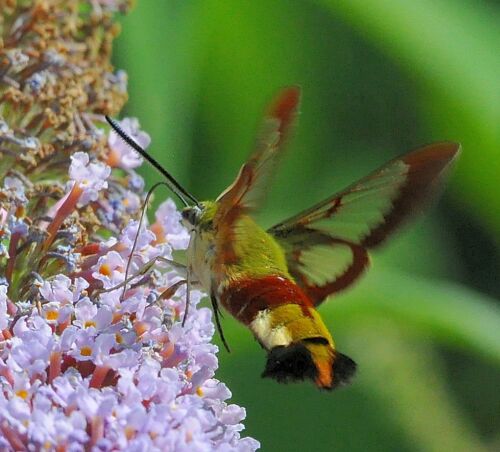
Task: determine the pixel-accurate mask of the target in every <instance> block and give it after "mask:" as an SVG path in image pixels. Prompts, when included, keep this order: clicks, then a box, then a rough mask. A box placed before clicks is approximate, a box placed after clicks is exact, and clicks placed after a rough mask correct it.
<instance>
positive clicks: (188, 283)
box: [182, 268, 191, 327]
mask: <svg viewBox="0 0 500 452" xmlns="http://www.w3.org/2000/svg"><path fill="white" fill-rule="evenodd" d="M190 302H191V269H190V268H188V269H187V274H186V309H185V310H184V317H183V318H182V326H183V327H184V325H185V324H186V319H187V316H188V312H189V304H190Z"/></svg>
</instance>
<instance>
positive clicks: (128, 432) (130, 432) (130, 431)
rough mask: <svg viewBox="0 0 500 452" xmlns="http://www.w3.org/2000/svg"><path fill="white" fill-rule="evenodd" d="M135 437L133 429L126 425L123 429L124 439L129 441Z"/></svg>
mask: <svg viewBox="0 0 500 452" xmlns="http://www.w3.org/2000/svg"><path fill="white" fill-rule="evenodd" d="M134 436H135V428H134V427H132V426H130V425H127V426H126V427H125V437H126V438H127V439H128V440H130V439H132V438H133V437H134Z"/></svg>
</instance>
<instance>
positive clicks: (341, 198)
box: [107, 87, 460, 389]
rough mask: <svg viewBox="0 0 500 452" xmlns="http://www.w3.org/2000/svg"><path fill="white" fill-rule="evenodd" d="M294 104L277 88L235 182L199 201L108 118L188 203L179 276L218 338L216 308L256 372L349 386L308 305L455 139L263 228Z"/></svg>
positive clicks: (391, 223)
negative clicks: (254, 348) (251, 355)
mask: <svg viewBox="0 0 500 452" xmlns="http://www.w3.org/2000/svg"><path fill="white" fill-rule="evenodd" d="M299 101H300V90H299V89H298V88H297V87H290V88H286V89H284V90H283V91H282V92H281V93H280V95H279V96H278V97H277V98H276V99H275V101H274V102H273V103H272V104H271V106H270V108H269V111H268V113H267V115H266V116H265V118H264V122H263V124H262V127H261V129H260V133H259V135H258V139H257V142H256V147H255V151H254V152H253V153H252V154H251V155H250V158H249V159H248V160H247V161H246V163H245V164H244V165H243V166H242V167H241V170H240V172H239V174H238V176H237V177H236V179H235V181H234V182H233V184H232V185H230V186H229V187H228V188H227V189H226V190H225V191H224V192H223V193H222V194H221V195H220V196H219V197H218V198H217V199H216V200H215V201H213V202H212V201H207V202H203V203H199V202H198V201H197V200H196V198H194V197H193V196H192V195H191V194H189V193H188V192H187V191H186V190H185V189H184V188H182V186H181V185H180V184H179V183H177V181H175V179H173V178H172V177H171V176H170V174H168V172H167V171H165V170H164V169H162V168H161V167H160V165H158V163H157V162H156V161H155V160H154V159H152V158H151V157H150V156H149V155H148V154H147V153H146V152H145V151H144V150H142V149H141V148H140V147H139V146H138V145H137V144H136V143H134V142H133V140H132V139H130V138H129V137H127V136H126V135H125V134H124V133H123V132H122V131H121V130H120V128H119V127H118V126H117V125H116V124H114V122H113V121H112V120H110V119H109V118H107V119H108V121H109V123H110V124H111V125H112V126H113V128H115V130H117V132H118V133H120V135H121V136H122V137H123V138H124V140H126V141H127V142H128V143H129V144H131V146H133V147H134V148H135V149H136V150H138V152H140V153H141V154H142V155H143V156H144V157H145V158H147V159H148V160H149V161H150V162H151V163H152V164H153V165H154V166H155V167H156V168H157V169H158V170H159V171H160V172H161V173H162V174H163V175H164V176H165V177H166V178H167V180H168V181H169V186H170V187H171V188H172V190H173V191H174V192H175V193H176V194H177V195H178V196H179V198H180V199H181V200H182V201H183V202H184V204H185V205H186V206H188V207H186V208H185V209H184V210H183V212H182V218H183V221H184V224H185V225H186V226H187V227H188V228H189V230H190V231H191V232H192V236H191V242H190V245H189V249H188V260H189V268H188V273H189V274H188V278H187V282H188V284H189V283H190V282H191V281H194V280H196V281H198V282H199V283H200V284H201V285H202V286H203V288H204V289H205V290H206V291H207V293H208V294H209V295H210V297H211V300H212V304H213V306H214V308H215V320H216V323H217V327H218V328H219V332H220V333H221V336H223V335H222V330H221V328H220V324H219V317H218V306H219V305H222V306H224V307H225V308H226V309H227V310H228V311H229V312H230V313H231V314H232V315H233V316H234V317H235V318H236V319H238V320H239V321H240V322H242V323H243V324H244V325H246V326H247V327H248V328H249V329H250V330H251V331H252V333H253V334H254V336H255V338H256V339H257V340H258V341H259V343H260V344H261V345H262V347H264V348H265V349H266V350H267V351H268V359H267V364H266V367H265V370H264V373H263V376H267V377H272V378H275V379H276V380H278V381H284V382H286V381H293V380H302V379H305V378H309V379H312V380H313V381H314V382H315V383H316V385H317V386H318V387H320V388H325V389H332V388H334V387H337V386H339V385H341V384H344V383H347V382H349V380H350V379H351V377H352V376H353V374H354V372H355V369H356V365H355V363H354V361H352V360H351V359H350V358H348V357H347V356H345V355H343V354H341V353H339V352H338V351H336V349H335V344H334V342H333V339H332V336H331V335H330V333H329V331H328V329H327V328H326V326H325V324H324V323H323V320H322V319H321V317H320V316H319V314H318V312H317V311H316V308H317V307H318V306H319V305H320V304H321V303H322V302H323V301H324V300H326V299H327V298H328V297H329V296H330V295H333V294H336V293H338V292H339V291H341V290H343V289H345V288H347V287H349V286H350V285H352V284H353V283H354V282H355V281H356V280H357V279H358V278H359V277H360V276H361V275H362V274H363V273H364V271H365V270H366V269H367V267H368V264H369V255H368V251H369V250H370V249H372V248H375V247H377V246H378V245H380V244H381V243H383V242H384V241H385V240H386V239H387V238H388V237H389V236H390V235H391V234H392V233H393V232H394V231H395V230H396V229H397V227H398V226H399V225H400V224H401V223H402V222H403V221H404V220H405V219H407V218H408V217H409V216H411V215H413V214H414V213H415V212H416V211H418V210H420V209H421V207H422V206H423V205H424V204H425V201H426V200H428V199H429V198H430V197H431V195H432V194H433V193H434V192H435V188H436V187H437V186H438V182H439V180H440V179H441V178H442V174H443V173H444V172H445V170H446V169H447V168H448V167H449V165H450V163H451V162H452V161H453V160H454V159H455V157H456V156H457V155H458V153H459V150H460V145H458V144H457V143H451V142H442V143H434V144H431V145H428V146H425V147H422V148H420V149H417V150H415V151H413V152H410V153H408V154H406V155H403V156H401V157H399V158H396V159H394V160H392V161H390V162H388V163H387V164H385V165H384V166H382V167H381V168H379V169H378V170H376V171H374V172H373V173H371V174H369V175H368V176H366V177H364V178H362V179H360V180H359V181H357V182H356V183H354V184H352V185H351V186H349V187H347V188H346V189H344V190H342V191H340V192H338V193H336V194H334V195H332V196H330V197H328V198H327V199H325V200H323V201H322V202H320V203H318V204H316V205H314V206H313V207H311V208H309V209H307V210H305V211H303V212H301V213H299V214H297V215H294V216H292V217H291V218H288V219H287V220H285V221H283V222H281V223H279V224H277V225H275V226H273V227H272V228H270V229H268V230H267V231H266V230H264V229H262V228H261V227H260V226H259V225H258V224H257V223H256V222H255V221H254V220H253V219H252V217H251V216H250V215H251V214H252V213H253V212H254V211H255V210H256V209H257V208H258V207H259V206H260V204H261V202H262V198H263V195H264V193H265V191H266V188H267V184H268V182H269V180H270V179H271V178H272V176H273V175H274V172H275V169H276V166H277V164H278V162H279V160H280V158H281V155H282V149H283V143H284V141H285V138H286V135H287V132H288V131H289V129H290V128H291V125H292V124H293V122H294V119H295V116H296V114H297V111H298V106H299ZM188 200H189V201H191V202H192V203H193V204H194V205H193V206H192V207H191V206H189V203H188ZM188 293H189V287H188ZM222 340H223V342H224V344H225V345H226V346H227V344H226V343H225V341H224V338H223V337H222Z"/></svg>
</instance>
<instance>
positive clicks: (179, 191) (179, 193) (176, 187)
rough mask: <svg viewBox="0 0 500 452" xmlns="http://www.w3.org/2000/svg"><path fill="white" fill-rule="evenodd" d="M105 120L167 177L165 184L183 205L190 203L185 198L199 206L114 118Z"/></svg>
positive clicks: (107, 117)
mask: <svg viewBox="0 0 500 452" xmlns="http://www.w3.org/2000/svg"><path fill="white" fill-rule="evenodd" d="M105 118H106V121H108V123H109V125H110V126H111V127H112V128H113V130H114V131H115V132H116V133H117V134H118V136H119V137H120V138H121V139H122V140H123V141H125V143H127V144H128V145H129V146H130V147H131V148H133V149H135V150H136V151H137V152H138V153H139V154H141V155H142V156H143V157H144V158H145V159H146V160H147V161H148V162H149V163H151V165H153V166H154V168H155V169H156V170H157V171H159V172H160V174H161V175H162V176H163V177H164V178H165V179H167V181H168V182H167V186H168V187H169V188H170V190H172V191H173V192H174V193H175V194H176V195H177V196H178V197H179V199H180V200H181V201H182V202H183V203H184V205H186V206H189V205H190V203H189V202H188V201H187V200H186V198H187V199H189V200H190V201H191V202H192V203H194V204H196V205H197V206H199V202H198V200H197V199H196V198H195V197H194V196H193V195H191V194H190V193H189V192H187V191H186V190H185V189H184V188H183V187H182V186H181V185H180V184H179V182H177V181H176V180H175V179H174V178H173V176H172V175H171V174H170V173H169V172H168V171H167V170H166V169H165V168H163V167H162V166H161V165H160V164H159V163H158V162H157V161H156V160H155V159H154V158H153V157H151V156H150V155H149V154H148V153H147V152H146V151H145V150H144V149H142V147H141V146H139V145H138V144H137V143H136V142H135V141H134V139H133V138H132V137H130V136H129V135H127V134H126V133H125V132H124V131H123V129H122V128H121V127H120V125H119V124H118V123H117V122H116V121H115V120H114V119H111V118H110V117H109V116H105Z"/></svg>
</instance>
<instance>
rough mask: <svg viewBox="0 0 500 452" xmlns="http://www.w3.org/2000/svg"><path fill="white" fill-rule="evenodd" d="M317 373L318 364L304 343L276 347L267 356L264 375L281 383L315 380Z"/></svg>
mask: <svg viewBox="0 0 500 452" xmlns="http://www.w3.org/2000/svg"><path fill="white" fill-rule="evenodd" d="M316 375H317V369H316V365H315V364H314V361H313V359H312V356H311V352H310V351H309V350H308V349H307V348H306V347H305V345H303V344H302V343H300V342H299V343H297V344H292V345H289V346H287V347H285V346H278V347H274V348H273V349H272V350H271V351H270V352H269V355H268V356H267V363H266V368H265V369H264V372H263V373H262V377H270V378H274V379H275V380H277V381H278V382H280V383H288V382H290V381H297V380H304V379H305V378H310V379H312V380H314V379H315V378H316Z"/></svg>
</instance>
